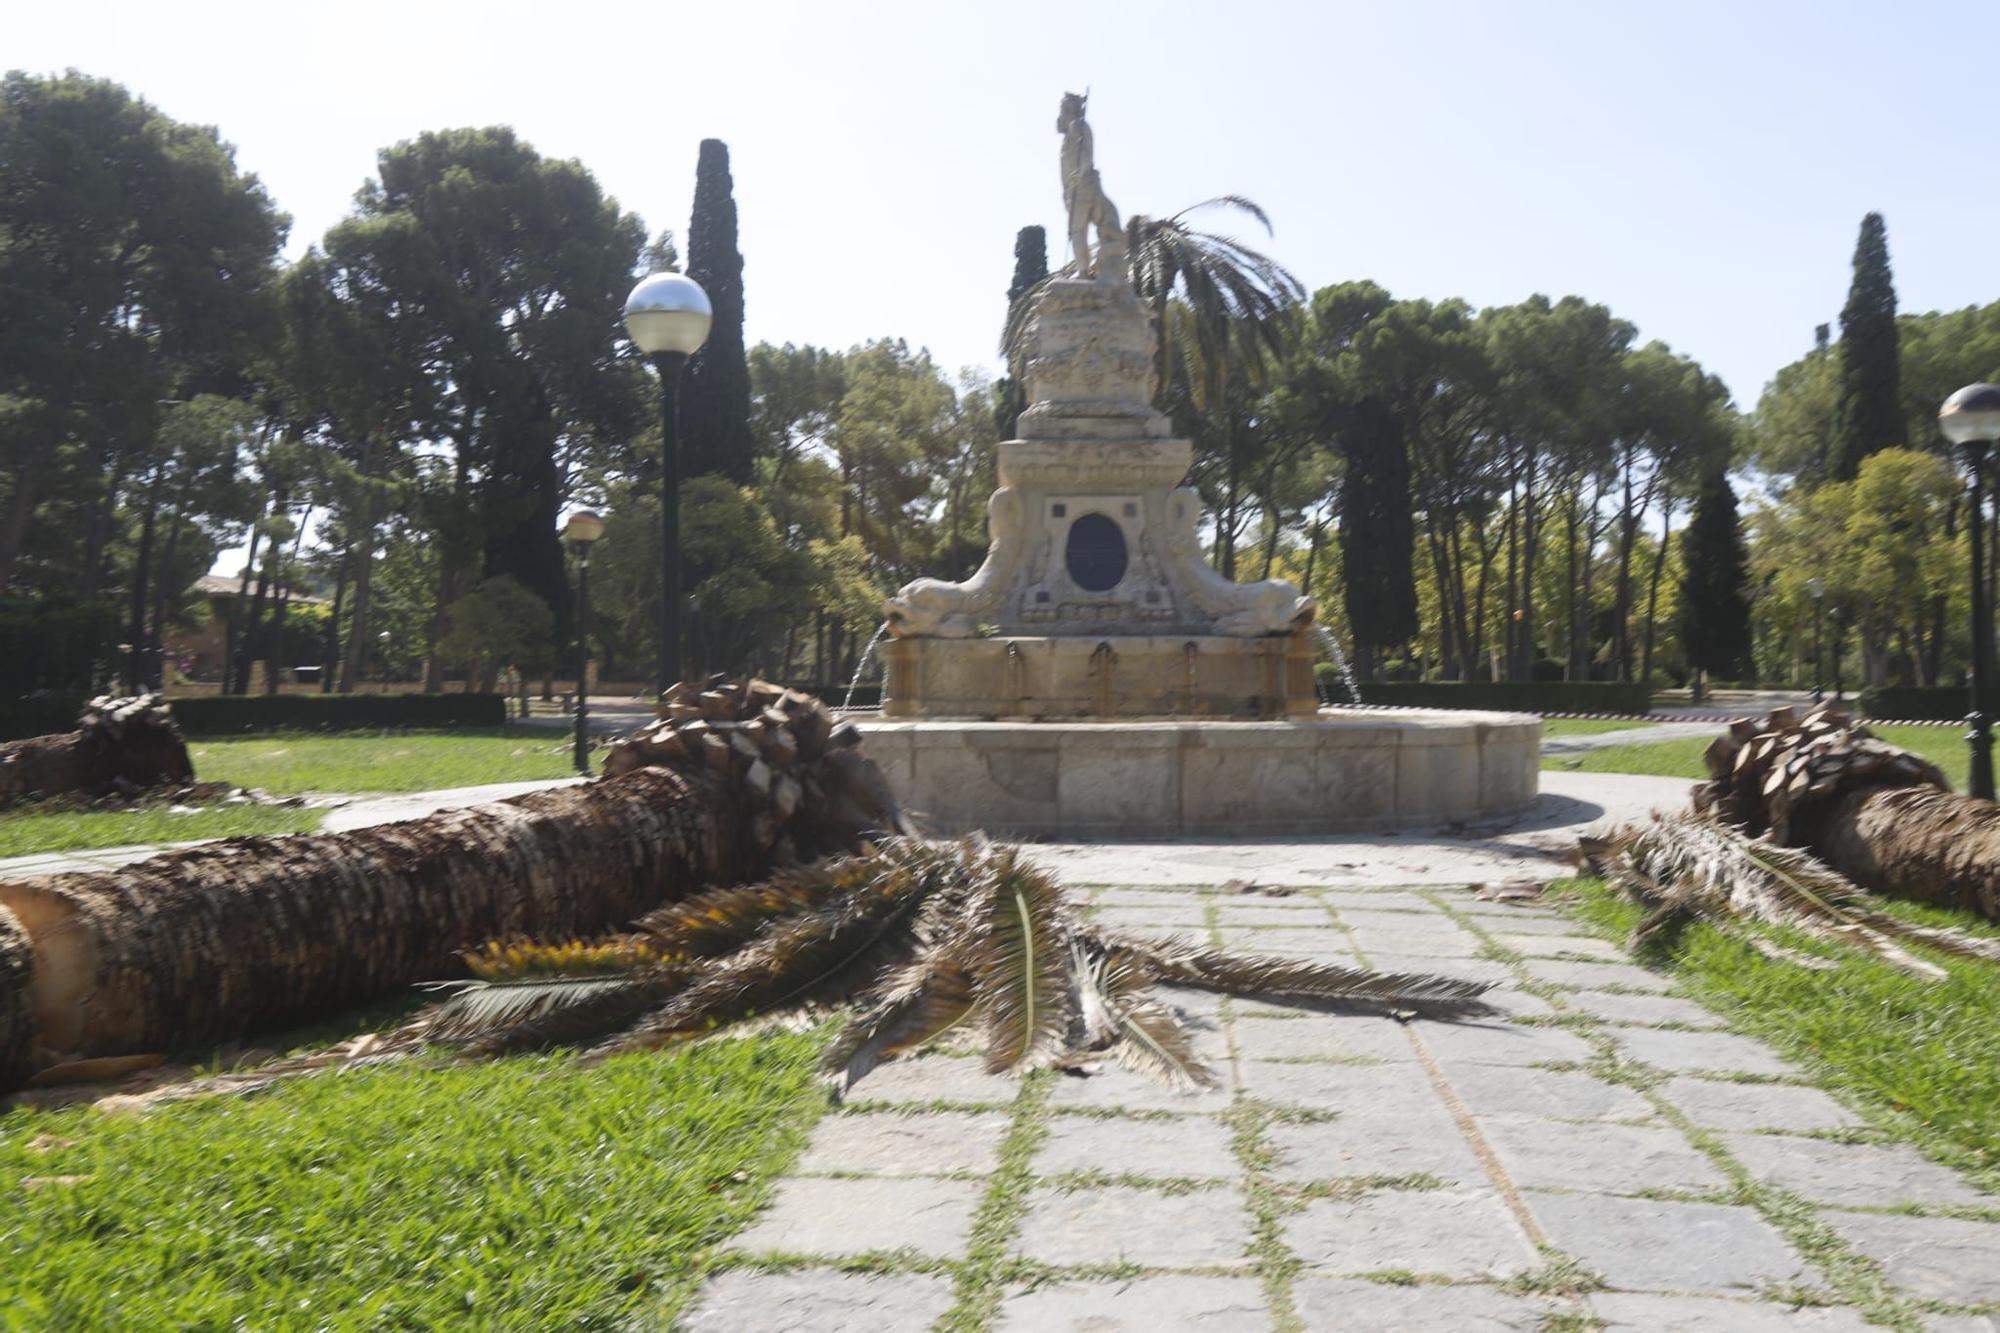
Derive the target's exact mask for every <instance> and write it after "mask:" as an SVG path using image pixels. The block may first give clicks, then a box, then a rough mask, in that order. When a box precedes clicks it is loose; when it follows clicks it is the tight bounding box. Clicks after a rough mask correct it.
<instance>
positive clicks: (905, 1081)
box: [851, 1055, 1021, 1106]
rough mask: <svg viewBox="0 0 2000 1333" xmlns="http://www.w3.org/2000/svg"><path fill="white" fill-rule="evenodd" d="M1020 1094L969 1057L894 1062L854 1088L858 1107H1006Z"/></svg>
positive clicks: (1018, 1087)
mask: <svg viewBox="0 0 2000 1333" xmlns="http://www.w3.org/2000/svg"><path fill="white" fill-rule="evenodd" d="M1020 1095H1021V1085H1020V1084H1019V1083H1018V1082H1016V1081H1015V1080H1013V1079H1011V1078H1005V1077H1002V1076H1000V1075H997V1074H989V1073H987V1072H986V1070H985V1069H984V1068H982V1067H981V1065H980V1063H979V1061H978V1060H976V1059H973V1058H971V1057H968V1056H956V1055H930V1056H925V1057H924V1058H922V1059H920V1060H892V1061H890V1062H889V1063H888V1064H885V1065H882V1066H879V1067H878V1068H876V1069H874V1070H872V1071H870V1073H869V1075H868V1077H867V1078H866V1079H864V1080H862V1082H861V1083H860V1084H859V1085H858V1086H857V1087H856V1088H855V1089H854V1093H853V1096H852V1098H851V1100H852V1101H853V1103H854V1104H855V1105H857V1106H863V1105H867V1104H868V1103H870V1102H882V1103H886V1104H888V1105H892V1106H896V1105H904V1104H907V1103H911V1102H959V1103H963V1104H965V1105H981V1106H1006V1105H1008V1104H1009V1103H1011V1102H1012V1101H1013V1100H1014V1099H1015V1098H1016V1097H1018V1096H1020Z"/></svg>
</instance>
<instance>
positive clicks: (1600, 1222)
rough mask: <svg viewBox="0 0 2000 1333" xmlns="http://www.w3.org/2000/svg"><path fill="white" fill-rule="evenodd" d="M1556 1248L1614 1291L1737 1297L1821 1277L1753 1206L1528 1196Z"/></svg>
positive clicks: (1586, 1196) (1589, 1196)
mask: <svg viewBox="0 0 2000 1333" xmlns="http://www.w3.org/2000/svg"><path fill="white" fill-rule="evenodd" d="M1527 1201H1528V1208H1529V1211H1531V1212H1532V1213H1533V1214H1534V1215H1535V1217H1536V1218H1537V1219H1538V1220H1539V1221H1540V1222H1541V1224H1542V1227H1543V1229H1545V1230H1546V1231H1547V1232H1548V1234H1549V1240H1550V1242H1551V1243H1553V1244H1555V1245H1557V1246H1559V1247H1561V1248H1562V1249H1564V1250H1566V1251H1568V1252H1569V1253H1570V1254H1573V1255H1575V1256H1576V1257H1577V1258H1578V1259H1579V1260H1580V1261H1581V1262H1582V1264H1583V1266H1584V1267H1585V1268H1588V1269H1590V1270H1591V1271H1593V1272H1595V1273H1597V1274H1598V1275H1599V1276H1600V1277H1602V1278H1603V1279H1604V1281H1605V1282H1606V1283H1607V1284H1608V1285H1610V1286H1611V1287H1614V1288H1621V1289H1624V1290H1629V1291H1648V1290H1650V1291H1684V1292H1697V1293H1706V1294H1716V1295H1737V1294H1743V1293H1746V1292H1755V1291H1759V1290H1762V1289H1765V1288H1768V1287H1771V1286H1774V1285H1777V1284H1780V1283H1784V1284H1799V1285H1805V1286H1812V1285H1816V1283H1817V1277H1818V1275H1817V1274H1816V1273H1814V1272H1813V1270H1812V1266H1811V1265H1809V1264H1808V1263H1806V1261H1805V1260H1804V1259H1802V1258H1800V1257H1799V1255H1798V1254H1797V1253H1796V1252H1795V1251H1794V1250H1793V1249H1792V1247H1791V1246H1790V1245H1788V1244H1786V1243H1785V1238H1784V1237H1783V1236H1781V1235H1779V1234H1778V1233H1777V1232H1776V1231H1775V1230H1773V1229H1772V1227H1771V1225H1770V1224H1769V1223H1768V1222H1766V1221H1764V1219H1763V1218H1761V1217H1759V1216H1758V1215H1757V1214H1756V1212H1755V1211H1753V1210H1751V1209H1749V1208H1737V1207H1732V1206H1729V1205H1725V1204H1714V1203H1670V1202H1667V1201H1665V1200H1660V1199H1618V1198H1611V1197H1609V1196H1607V1195H1602V1194H1544V1193H1539V1192H1535V1193H1530V1194H1529V1195H1528V1196H1527Z"/></svg>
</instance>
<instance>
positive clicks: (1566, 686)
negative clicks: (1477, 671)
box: [1321, 675, 1653, 713]
mask: <svg viewBox="0 0 2000 1333" xmlns="http://www.w3.org/2000/svg"><path fill="white" fill-rule="evenodd" d="M1326 679H1327V678H1326V677H1325V676H1324V675H1323V676H1322V677H1321V680H1322V682H1323V683H1324V682H1326ZM1337 682H1338V677H1334V683H1332V684H1328V685H1327V688H1329V689H1331V690H1333V692H1334V693H1333V697H1335V698H1339V697H1340V695H1341V694H1342V693H1343V691H1341V690H1340V689H1339V687H1338V683H1337ZM1652 699H1653V692H1652V689H1651V688H1650V687H1649V686H1646V685H1640V684H1629V685H1628V684H1625V683H1623V682H1620V681H1599V680H1591V681H1561V680H1557V681H1515V680H1505V681H1498V682H1486V681H1424V682H1421V683H1419V682H1403V681H1363V682H1361V701H1362V702H1363V703H1368V704H1377V705H1383V706H1391V707H1398V708H1484V709H1494V710H1497V711H1500V712H1508V713H1644V712H1646V711H1647V710H1648V709H1650V708H1651V707H1652Z"/></svg>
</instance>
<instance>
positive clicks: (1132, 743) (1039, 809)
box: [860, 709, 1542, 838]
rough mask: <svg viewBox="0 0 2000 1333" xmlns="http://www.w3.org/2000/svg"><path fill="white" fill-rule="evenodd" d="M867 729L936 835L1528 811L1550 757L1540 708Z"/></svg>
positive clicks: (1256, 829)
mask: <svg viewBox="0 0 2000 1333" xmlns="http://www.w3.org/2000/svg"><path fill="white" fill-rule="evenodd" d="M860 725H861V729H862V731H863V733H864V735H865V737H866V746H867V752H868V755H869V757H870V758H871V759H873V760H874V761H875V762H876V763H877V764H878V765H880V766H881V768H882V770H883V773H884V774H885V775H886V776H887V777H888V779H889V781H890V782H891V783H892V784H893V785H894V787H895V790H896V792H897V793H898V795H900V796H901V797H902V799H903V802H904V804H905V805H906V806H907V807H908V808H909V809H910V810H912V811H913V812H914V813H915V814H916V815H917V816H918V817H919V819H920V821H921V822H922V823H923V825H924V827H925V828H926V830H927V831H930V832H933V833H940V834H948V833H963V832H970V831H972V830H974V829H983V830H985V831H987V832H989V833H993V834H998V835H1006V836H1011V837H1041V838H1125V837H1130V838H1138V837H1149V838H1152V837H1246V836H1278V835H1283V836H1299V835H1310V834H1315V833H1336V832H1344V831H1351V830H1356V829H1380V828H1398V827H1414V826H1420V825H1427V824H1443V823H1454V822H1457V821H1460V820H1471V819H1485V818H1492V817H1496V816H1503V815H1511V814H1515V813H1518V812H1519V811H1521V810H1523V809H1525V808H1526V807H1527V806H1528V805H1530V804H1532V803H1533V801H1534V799H1535V796H1536V792H1537V787H1538V774H1539V771H1540V766H1541V737H1542V724H1541V719H1540V718H1537V717H1534V716H1531V715H1527V714H1520V713H1481V712H1462V711H1458V710H1443V709H1436V710H1432V709H1327V710H1324V711H1322V712H1321V713H1319V714H1318V715H1317V716H1315V717H1312V718H1310V719H1292V720H1274V721H1261V722H1260V721H1217V720H1205V719H1198V718H1155V719H1145V720H1129V721H1125V720H1121V721H1108V722H1093V721H1043V722H1037V721H956V720H947V719H914V720H894V719H887V718H885V719H883V720H881V721H877V722H863V723H861V724H860Z"/></svg>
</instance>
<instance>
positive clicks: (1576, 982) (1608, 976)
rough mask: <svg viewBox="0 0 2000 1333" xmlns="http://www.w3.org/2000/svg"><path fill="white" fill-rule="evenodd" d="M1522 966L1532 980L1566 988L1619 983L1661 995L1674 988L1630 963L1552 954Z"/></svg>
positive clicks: (1659, 977) (1586, 987)
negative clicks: (1569, 958) (1572, 959)
mask: <svg viewBox="0 0 2000 1333" xmlns="http://www.w3.org/2000/svg"><path fill="white" fill-rule="evenodd" d="M1523 966H1525V967H1526V968H1527V971H1528V975H1529V976H1531V977H1533V978H1535V980H1537V981H1545V982H1547V983H1548V984H1549V985H1551V986H1560V987H1562V988H1564V989H1566V990H1567V989H1574V990H1598V989H1602V988H1603V987H1606V986H1621V987H1624V988H1625V989H1627V990H1636V991H1647V992H1650V993H1652V994H1655V995H1665V994H1666V993H1667V992H1668V991H1670V990H1672V989H1673V988H1674V983H1673V982H1671V981H1669V980H1668V979H1667V978H1665V977H1663V976H1661V975H1660V974H1659V973H1657V972H1648V971H1647V970H1646V969H1645V968H1643V967H1634V966H1633V965H1631V964H1630V963H1571V962H1563V961H1560V960H1557V959H1552V958H1530V959H1529V960H1528V961H1527V962H1526V963H1525V964H1523Z"/></svg>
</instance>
